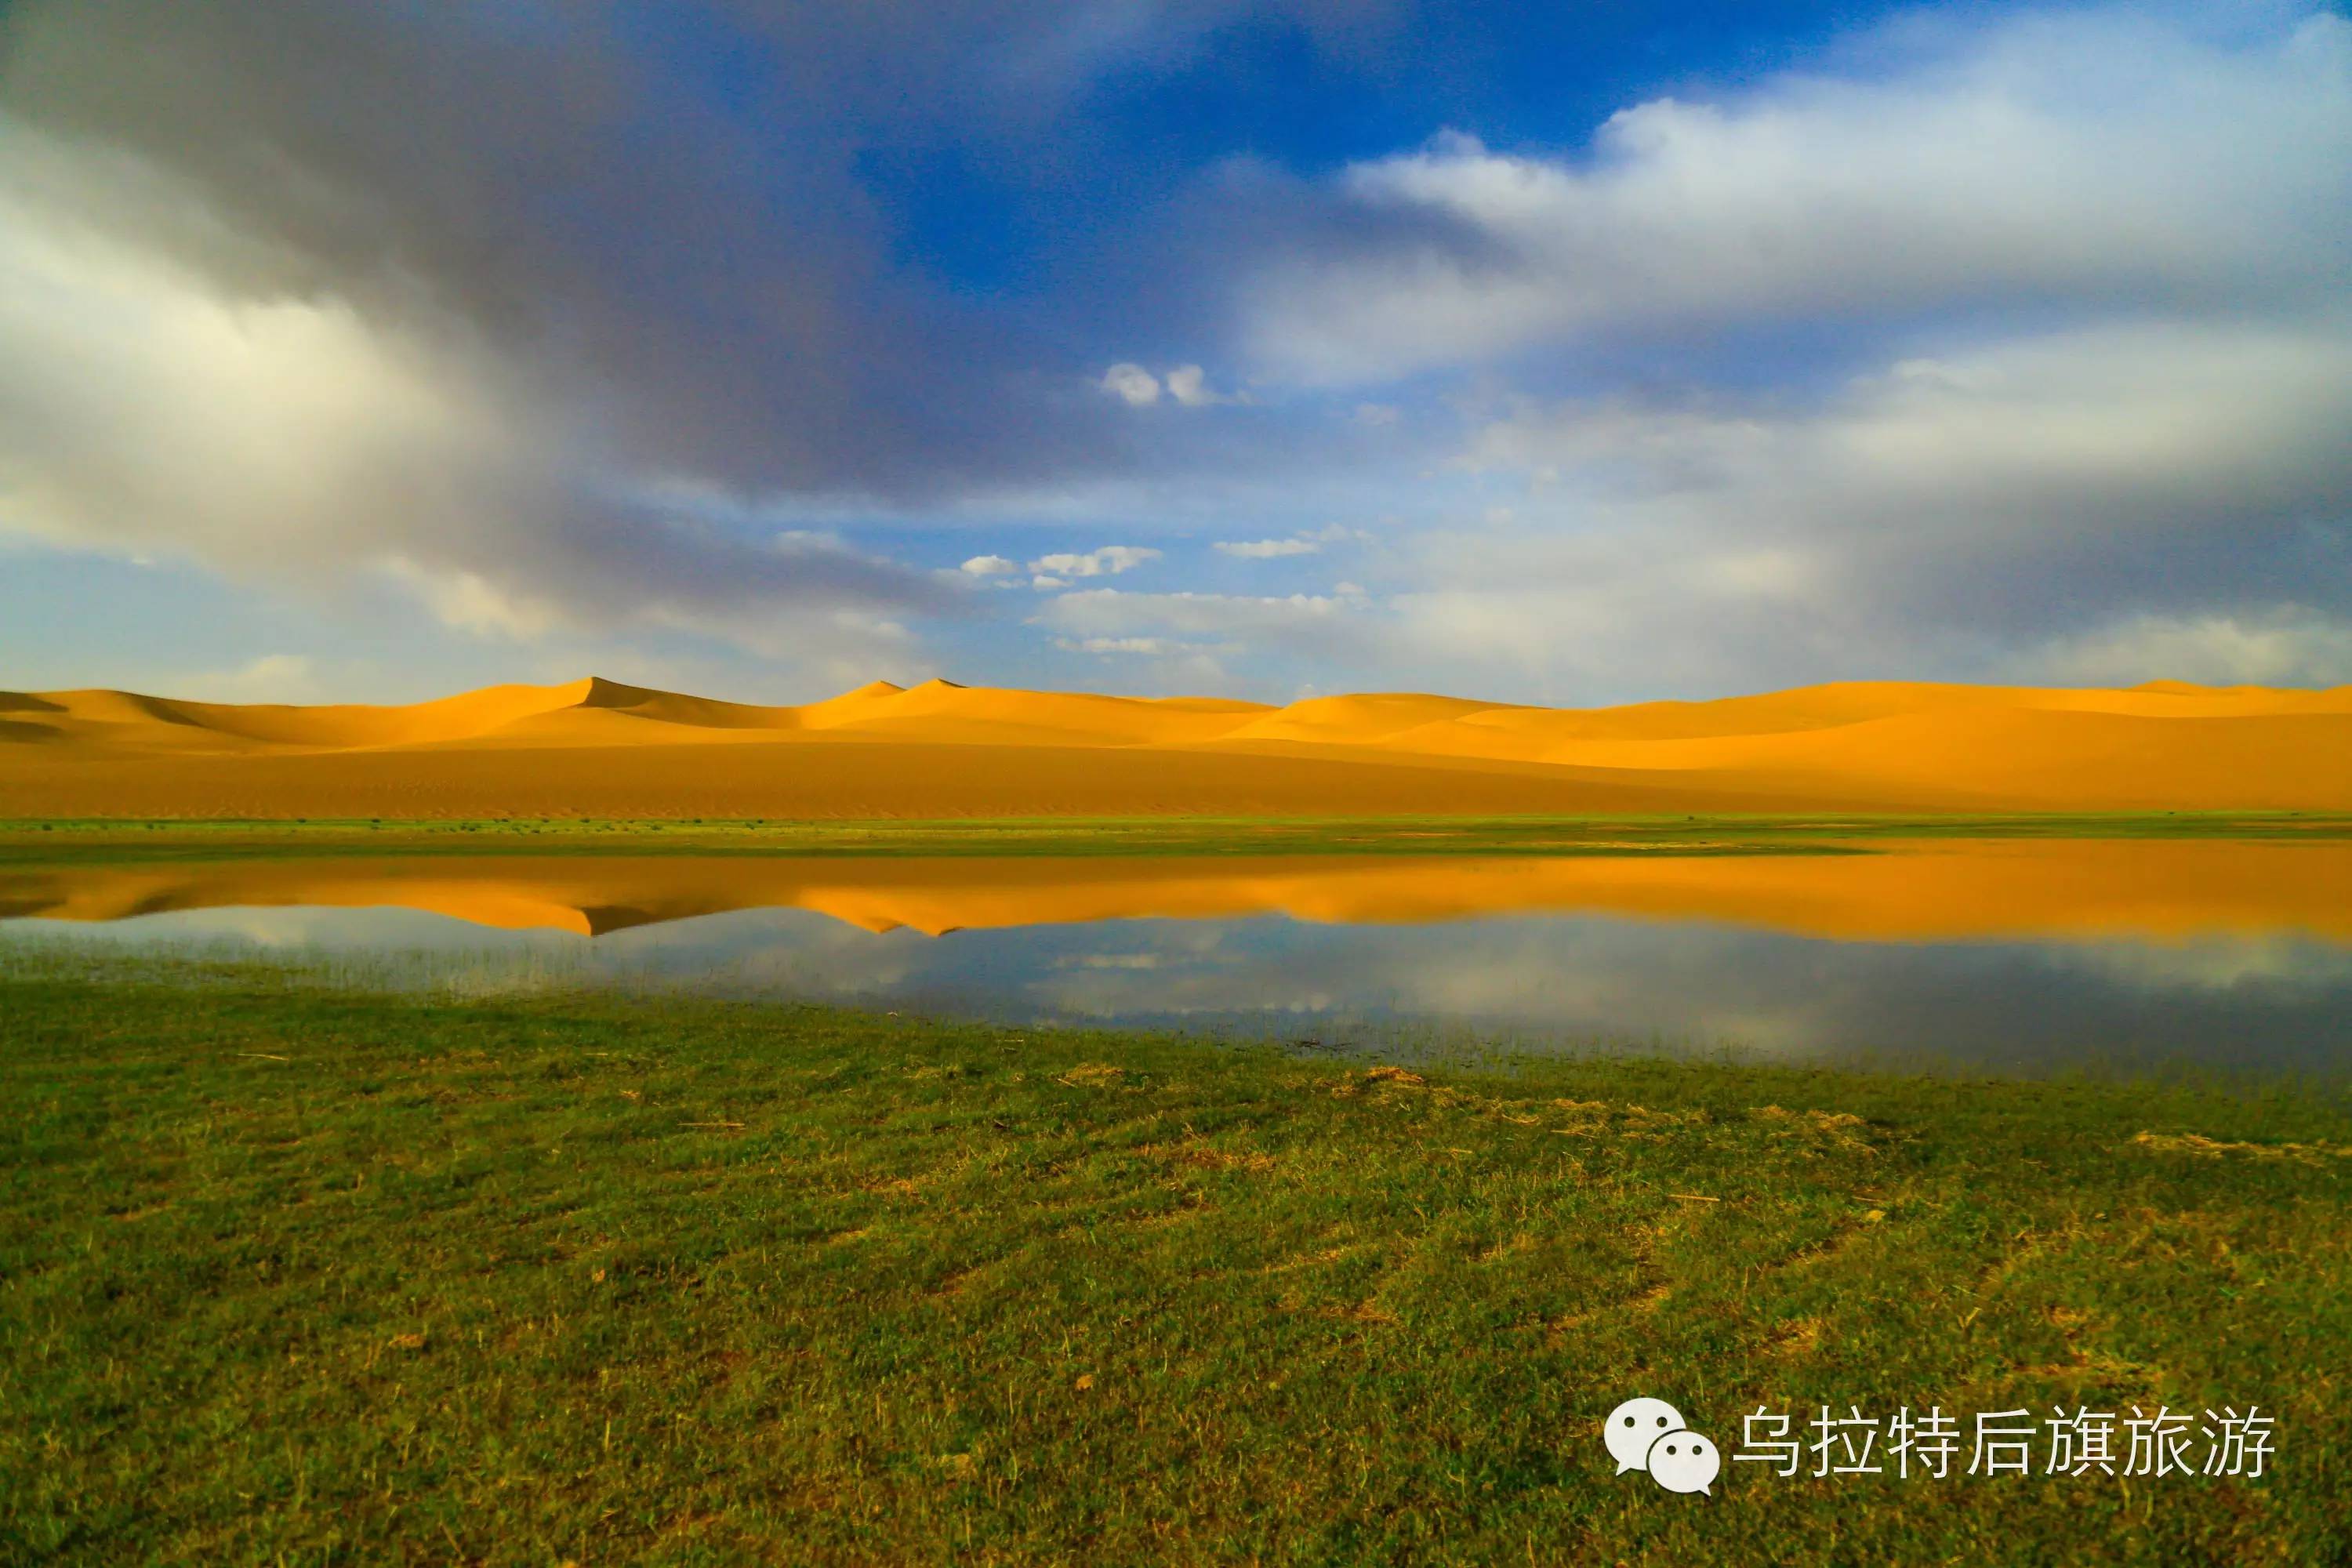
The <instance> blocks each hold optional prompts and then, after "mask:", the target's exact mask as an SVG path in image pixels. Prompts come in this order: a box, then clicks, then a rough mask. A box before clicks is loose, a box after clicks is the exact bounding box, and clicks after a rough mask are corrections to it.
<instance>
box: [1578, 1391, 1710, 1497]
mask: <svg viewBox="0 0 2352 1568" xmlns="http://www.w3.org/2000/svg"><path fill="white" fill-rule="evenodd" d="M1601 1441H1602V1442H1603V1443H1605V1444H1607V1445H1608V1447H1609V1456H1610V1458H1613V1459H1615V1460H1616V1461H1617V1473H1618V1474H1619V1475H1621V1476H1622V1475H1623V1474H1624V1473H1625V1472H1626V1471H1628V1470H1647V1471H1649V1472H1650V1479H1652V1480H1654V1481H1655V1482H1657V1483H1658V1484H1659V1485H1660V1486H1662V1487H1664V1488H1665V1489H1667V1490H1668V1491H1670V1492H1705V1493H1706V1494H1707V1495H1708V1496H1709V1497H1712V1496H1714V1495H1715V1478H1716V1477H1717V1476H1719V1475H1721V1474H1722V1473H1723V1454H1722V1451H1721V1450H1720V1449H1718V1448H1717V1447H1716V1446H1715V1445H1714V1444H1713V1443H1712V1442H1710V1441H1708V1440H1707V1439H1706V1438H1705V1437H1702V1436H1699V1435H1698V1434H1697V1433H1696V1432H1694V1431H1692V1430H1691V1429H1690V1423H1688V1422H1686V1421H1685V1420H1684V1419H1683V1413H1682V1412H1681V1411H1679V1410H1677V1409H1675V1407H1674V1406H1673V1405H1669V1404H1667V1403H1666V1402H1665V1401H1664V1400H1663V1399H1629V1400H1627V1401H1625V1403H1624V1404H1622V1405H1619V1406H1618V1407H1617V1408H1616V1409H1614V1410H1612V1411H1611V1412H1610V1413H1609V1419H1608V1420H1607V1421H1606V1422H1604V1423H1602V1424H1601Z"/></svg>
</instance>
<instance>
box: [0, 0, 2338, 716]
mask: <svg viewBox="0 0 2352 1568" xmlns="http://www.w3.org/2000/svg"><path fill="white" fill-rule="evenodd" d="M2347 301H2352V23H2347V20H2346V18H2345V17H2344V16H2342V15H2341V14H2340V11H2338V10H2336V9H2330V8H2327V7H2324V6H2315V5H2308V4H2304V5H2286V4H2280V5H2273V4H2269V3H2267V0H2258V3H2254V4H2246V5H2229V6H2210V5H2209V6H2194V5H2135V6H2128V7H2090V8H2083V7H2064V8H2061V7H2051V6H2037V5H1942V6H1926V7H1890V6H1880V5H1759V4H1747V5H1676V6H1645V5H1608V6H1547V7H1529V6H1518V5H1449V6H1443V7H1440V6H1434V5H1411V4H1407V3H1404V0H1320V3H1313V0H1310V3H1305V4H1295V5H1242V4H1239V3H1226V0H1196V3H1193V4H1183V5H1179V4H1151V3H1149V0H1118V3H1102V4H1087V3H1074V4H1066V5H1013V4H1008V3H966V0H929V3H926V4H922V5H914V4H906V5H898V4H875V5H861V6H851V7H827V6H803V5H758V4H750V3H742V4H736V3H727V0H709V3H707V4H701V5H670V4H665V5H643V4H620V3H606V4H595V5H562V6H559V5H516V4H504V5H448V6H444V5H367V6H361V5H293V4H278V3H262V0H241V3H237V4H231V5H218V6H205V7H184V6H173V5H161V4H152V3H145V0H72V3H70V4H68V3H63V0H55V3H47V4H44V3H41V0H33V3H30V4H17V5H11V6H7V7H5V8H0V686H7V687H15V688H20V689H21V688H45V687H58V686H71V685H85V684H105V685H118V686H128V687H132V688H137V689H149V690H162V691H169V692H175V693H183V694H187V695H196V696H218V697H224V698H243V699H248V700H318V699H321V698H327V697H339V698H352V699H361V700H412V699H415V698H421V697H425V696H431V695H435V694H437V693H439V692H442V691H446V690H449V689H457V688H459V687H464V686H468V685H474V684H481V683H486V682H488V681H493V680H503V679H565V678H569V677H572V676H574V675H578V674H581V673H585V672H588V671H592V670H593V671H594V672H596V673H601V674H605V675H609V676H614V677H617V678H620V679H635V680H642V681H646V682H650V683H654V684H662V685H669V686H676V687H681V688H686V689H695V690H699V691H707V692H709V693H712V694H716V695H722V696H730V697H738V698H743V699H749V700H803V699H808V698H814V697H818V696H823V695H825V694H827V693H829V692H831V691H834V690H837V689H844V688H846V687H848V686H853V685H856V684H860V683H862V682H863V681H865V680H867V679H875V678H877V677H887V678H891V679H902V680H904V679H919V678H921V677H924V676H928V675H931V674H943V675H946V676H949V677H950V678H951V679H959V680H963V681H966V682H969V683H988V684H1008V685H1031V686H1040V687H1051V688H1060V689H1108V690H1125V691H1138V692H1150V693H1161V692H1172V691H1212V692H1229V693H1235V694H1244V695H1250V696H1255V697H1261V698H1267V699H1284V698H1288V697H1291V696H1295V695H1298V694H1302V693H1308V692H1317V691H1333V690H1346V689H1445V690H1453V691H1459V692H1465V693H1471V694H1476V695H1482V696H1490V697H1495V698H1498V699H1513V700H1543V701H1553V702H1563V703H1581V702H1601V701H1615V700H1634V699H1643V698H1652V697H1704V696H1708V695H1716V694H1720V693H1724V692H1728V691H1738V690H1752V689H1760V688H1765V687H1770V686H1776V685H1783V684H1794V683H1798V682H1803V681H1811V680H1823V679H1855V678H1924V679H1962V680H2021V681H2037V682H2056V683H2066V682H2076V683H2094V682H2095V683H2107V682H2122V683H2131V682H2136V681H2138V680H2144V679H2158V678H2173V679H2199V680H2210V681H2217V682H2227V681H2236V680H2260V681H2272V682H2281V683H2302V684H2335V683H2338V682H2345V681H2352V519H2347V496H2352V441H2347V440H2346V439H2345V437H2344V432H2345V431H2346V430H2347V429H2352V304H2347Z"/></svg>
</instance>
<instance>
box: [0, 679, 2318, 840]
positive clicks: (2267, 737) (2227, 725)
mask: <svg viewBox="0 0 2352 1568" xmlns="http://www.w3.org/2000/svg"><path fill="white" fill-rule="evenodd" d="M2233 809H2235V810H2255V809H2276V810H2310V811H2341V810H2346V809H2352V687H2338V688H2336V689H2333V690H2327V691H2304V690H2289V689H2271V688H2262V687H2229V688H2214V687H2198V686H2189V685H2185V684H2182V683H2179V682H2154V683H2151V684H2149V685H2147V686H2141V687H2136V688H2132V689H2128V690H2107V689H2087V690H2084V689H2042V688H2028V687H1973V686H1948V685H1931V684H1918V683H1901V682H1849V683H1843V684H1838V685H1831V686H1816V687H1807V688H1801V689H1796V690H1791V691H1782V692H1774V693H1769V694H1766V695H1760V696H1751V697H1736V698H1728V699H1725V700H1719V701H1713V702H1649V703H1641V704H1636V705H1633V706H1629V707H1622V708H1609V709H1591V710H1570V709H1548V708H1533V707H1525V706H1519V705H1512V704H1495V703H1480V702H1475V701H1470V700H1463V699H1458V698H1449V697H1435V696H1429V695H1424V694H1418V693H1375V694H1365V695H1358V696H1349V697H1327V698H1314V699H1309V700H1304V701H1300V702H1296V703H1293V704H1291V705H1289V706H1287V707H1282V708H1276V707H1271V706H1267V705H1265V704H1260V703H1251V702H1242V701H1234V700H1223V699H1213V698H1179V699H1144V698H1129V697H1108V696H1097V695H1088V694H1081V693H1064V692H1040V691H1018V690H1008V689H992V688H971V687H962V686H958V685H955V684H953V683H951V682H949V681H944V680H931V681H926V682H924V683H923V684H922V685H919V686H916V687H912V688H904V689H902V688H900V687H897V686H893V685H891V684H889V683H887V682H883V681H877V682H876V683H874V684H872V685H869V686H866V687H861V688H859V689H857V690H855V691H850V692H845V693H844V694H843V695H841V696H839V697H835V698H833V699H830V700H826V701H823V702H815V703H811V704H808V705H807V706H804V707H797V708H793V707H779V708H769V707H759V706H754V705H751V704H745V703H736V702H722V701H718V700H712V699H709V698H700V697H692V696H687V695H683V694H681V693H677V692H669V691H657V690H653V689H647V688H643V687H634V686H626V685H623V684H621V683H619V682H616V681H609V680H604V679H596V678H590V679H584V680H576V681H572V682H569V683H566V684H563V685H560V686H497V687H489V688H486V689H482V690H479V691H471V692H466V693H464V694H462V695H459V696H456V697H448V698H444V699H442V700H438V701H434V702H423V703H417V704H415V705H413V706H409V707H364V706H355V705H345V706H328V707H282V706H269V705H230V704H220V703H206V702H196V701H185V700H173V699H166V698H157V697H148V696H142V695H140V694H136V693H131V692H122V691H108V690H79V691H52V692H9V693H0V816H7V817H30V816H255V817H272V816H383V817H428V816H577V815H587V816H653V817H664V816H754V817H833V818H846V817H960V816H1142V815H1159V814H1214V815H1236V816H1249V815H1286V816H1352V815H1375V814H1377V815H1390V814H1412V813H1457V814H1472V813H1475V814H1507V813H1532V812H1552V813H1568V814H1574V813H1611V814H1614V813H1635V812H1673V813H1685V814H1687V813H1710V812H1743V811H1745V812H1780V811H1819V810H1854V811H1892V812H1904V811H1910V812H1938V811H2097V810H2158V811H2161V810H2233Z"/></svg>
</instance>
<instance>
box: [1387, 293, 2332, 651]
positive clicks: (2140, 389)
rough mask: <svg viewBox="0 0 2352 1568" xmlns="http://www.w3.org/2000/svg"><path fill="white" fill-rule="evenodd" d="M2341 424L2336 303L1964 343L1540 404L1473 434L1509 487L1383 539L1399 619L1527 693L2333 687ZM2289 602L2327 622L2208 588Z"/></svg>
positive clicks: (1492, 472) (1418, 645)
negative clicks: (2173, 683) (2056, 685)
mask: <svg viewBox="0 0 2352 1568" xmlns="http://www.w3.org/2000/svg"><path fill="white" fill-rule="evenodd" d="M2347 428H2352V321H2347V319H2346V318H2344V317H2342V316H2339V315H2336V314H2335V313H2330V312H2320V313H2317V314H2314V315H2311V316H2308V317H2305V319H2302V320H2300V321H2291V322H2282V323H2268V322H2263V321H2234V322H2214V323H2210V324H2206V323H2184V322H2171V321H2122V322H2114V323H2108V324H2103V325H2098V326H2090V327H2083V328H2078V329H2074V330H2068V331H2048V332H2046V333H2045V334H2043V335H2041V336H2038V337H2029V338H2025V339H2021V340H2019V341H2014V342H1993V343H1990V344H1987V345H1980V346H1977V347H1970V348H1961V347H1955V348H1952V349H1950V350H1948V351H1947V352H1945V353H1941V354H1938V355H1936V356H1934V357H1933V358H1931V359H1926V358H1921V357H1919V356H1908V357H1906V358H1905V359H1903V360H1901V361H1899V362H1896V363H1891V364H1890V365H1889V367H1888V368H1887V369H1886V370H1885V371H1884V372H1882V373H1879V374H1870V375H1865V376H1861V377H1857V378H1855V379H1854V380H1853V381H1852V382H1850V383H1849V384H1846V385H1845V386H1843V387H1842V388H1839V389H1837V390H1836V391H1834V392H1833V393H1832V395H1829V396H1828V397H1826V398H1824V399H1822V400H1821V401H1819V402H1817V403H1815V404H1813V405H1810V406H1807V405H1791V404H1790V402H1789V401H1787V400H1786V399H1773V400H1769V401H1757V402H1726V401H1720V400H1716V401H1709V400H1697V401H1689V402H1685V403H1681V404H1672V405H1653V404H1642V403H1635V402H1630V401H1624V400H1603V401H1600V402H1589V403H1570V404H1565V405H1536V404H1529V405H1525V406H1523V407H1521V408H1519V409H1518V410H1517V411H1516V412H1515V413H1513V414H1511V415H1509V416H1507V417H1505V418H1502V419H1499V420H1496V421H1495V422H1493V423H1492V424H1490V425H1488V426H1485V427H1484V428H1483V429H1482V430H1480V431H1479V432H1478V433H1477V435H1476V437H1475V439H1474V441H1473V443H1472V446H1471V447H1470V451H1469V455H1468V458H1467V462H1468V463H1469V464H1470V466H1471V467H1472V468H1473V469H1474V470H1475V471H1476V472H1479V473H1481V474H1482V475H1484V476H1486V478H1487V479H1489V480H1490V481H1494V480H1499V479H1515V480H1517V482H1518V483H1519V484H1520V485H1521V486H1522V487H1523V488H1522V493H1521V495H1520V496H1519V498H1518V499H1517V500H1516V502H1515V504H1514V505H1512V506H1510V507H1508V508H1496V509H1493V510H1492V511H1491V512H1489V513H1488V514H1487V515H1486V516H1485V517H1484V518H1482V519H1481V520H1480V521H1475V522H1465V523H1464V524H1462V525H1460V526H1458V527H1455V528H1453V529H1447V530H1439V531H1423V533H1421V534H1419V535H1417V536H1414V537H1411V538H1408V539H1404V540H1402V541H1400V542H1399V548H1400V550H1401V551H1402V559H1401V561H1400V563H1399V564H1400V565H1401V567H1402V570H1403V571H1404V572H1406V573H1407V574H1409V576H1410V578H1411V580H1412V585H1411V586H1410V587H1408V588H1406V589H1404V590H1403V591H1402V592H1399V593H1396V594H1394V595H1392V596H1391V603H1392V606H1393V608H1394V610H1395V612H1396V615H1397V617H1398V626H1397V628H1396V640H1397V644H1398V646H1399V647H1400V648H1408V647H1409V648H1411V649H1413V650H1415V651H1416V656H1417V657H1420V658H1423V659H1424V660H1426V661H1429V662H1431V663H1432V664H1433V665H1434V664H1438V663H1441V662H1445V661H1451V662H1453V663H1454V664H1456V665H1458V666H1462V667H1465V668H1469V669H1471V670H1472V671H1474V672H1483V673H1474V674H1473V675H1472V676H1471V677H1470V679H1474V680H1477V681H1481V682H1485V683H1488V684H1490V685H1491V683H1492V682H1493V681H1494V680H1495V679H1496V676H1497V675H1498V674H1500V675H1503V676H1505V677H1506V678H1515V679H1517V680H1518V681H1520V682H1523V683H1527V684H1524V685H1522V686H1521V687H1520V689H1530V690H1532V691H1534V692H1536V693H1537V694H1538V695H1549V694H1553V693H1559V692H1568V693H1576V694H1584V693H1601V694H1623V693H1634V694H1641V693H1656V692H1659V691H1681V692H1685V693H1689V694H1694V695H1696V694H1704V693H1707V692H1710V691H1720V690H1724V689H1754V688H1756V687H1759V686H1764V685H1778V684H1787V683H1790V682H1796V681H1804V680H1815V679H1838V678H1842V677H1849V676H1852V675H1854V674H1856V673H1857V672H1862V671H1868V672H1871V673H1874V674H1881V675H1889V676H1917V677H1929V676H1940V677H1944V678H1948V679H1949V678H1969V677H1977V678H2000V679H2020V678H2023V679H2042V677H2043V675H2044V674H2048V675H2050V676H2051V677H2052V678H2055V679H2077V678H2079V679H2098V680H2107V679H2123V678H2124V677H2126V676H2129V677H2130V678H2131V679H2129V680H2127V681H2126V684H2131V683H2135V682H2137V680H2142V679H2153V678H2157V677H2159V676H2164V675H2167V674H2171V675H2173V676H2175V677H2176V678H2179V679H2225V678H2226V679H2263V675H2262V674H2261V673H2260V672H2262V671H2264V670H2269V671H2273V672H2278V673H2276V674H2275V675H2274V676H2273V678H2274V679H2326V672H2327V671H2328V670H2329V669H2331V668H2334V666H2332V665H2331V664H2330V663H2329V659H2330V658H2331V657H2332V650H2333V648H2334V647H2335V646H2336V645H2335V644H2334V643H2333V642H2332V641H2331V640H2330V638H2331V637H2333V636H2334V634H2333V633H2332V632H2330V631H2328V630H2326V629H2325V628H2326V626H2329V625H2332V624H2338V623H2331V622H2328V621H2326V617H2329V616H2335V617H2343V616H2352V574H2347V572H2346V571H2345V567H2344V562H2345V559H2346V553H2345V552H2346V551H2347V547H2348V546H2352V535H2347V531H2346V529H2345V521H2344V510H2343V501H2342V498H2343V497H2344V496H2346V495H2347V494H2352V443H2347V442H2346V441H2345V440H2343V439H2342V432H2343V431H2344V430H2345V429H2347ZM2294 598H2302V599H2304V600H2305V602H2307V603H2308V604H2309V605H2310V606H2311V609H2312V613H2313V614H2314V615H2315V616H2320V617H2322V619H2321V620H2320V621H2318V622H2305V621H2300V620H2295V621H2276V620H2273V619H2270V618H2264V617H2263V616H2256V617H2255V618H2254V619H2252V620H2251V621H2249V620H2248V619H2246V618H2245V617H2244V616H2242V614H2240V613H2239V612H2237V611H2235V610H2229V611H2221V612H2215V611H2212V610H2209V609H2206V608H2203V607H2202V606H2204V605H2212V604H2214V603H2216V602H2220V603H2223V604H2229V605H2250V604H2251V605H2264V604H2276V603H2281V602H2284V601H2286V600H2289V599H2294ZM2092 626H2108V627H2110V628H2111V629H2110V630H2109V631H2107V632H2105V633H2100V634H2098V635H2096V636H2094V637H2084V633H2083V630H2082V628H2084V627H2092ZM2113 628H2125V629H2124V630H2117V629H2113ZM2033 650H2041V651H2033ZM2135 672H2137V673H2135Z"/></svg>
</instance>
